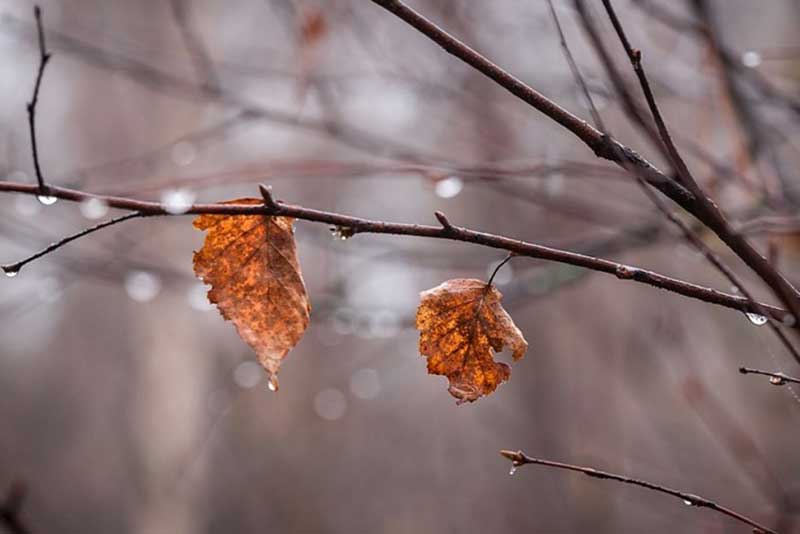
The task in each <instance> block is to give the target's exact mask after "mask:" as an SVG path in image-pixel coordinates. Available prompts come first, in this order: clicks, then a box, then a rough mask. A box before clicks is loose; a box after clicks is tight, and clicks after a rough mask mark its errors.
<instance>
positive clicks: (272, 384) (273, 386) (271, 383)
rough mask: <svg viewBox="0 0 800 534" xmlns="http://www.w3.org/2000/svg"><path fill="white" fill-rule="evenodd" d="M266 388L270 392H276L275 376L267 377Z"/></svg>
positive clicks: (276, 381)
mask: <svg viewBox="0 0 800 534" xmlns="http://www.w3.org/2000/svg"><path fill="white" fill-rule="evenodd" d="M267 388H269V390H270V391H278V377H277V376H275V375H269V380H268V381H267Z"/></svg>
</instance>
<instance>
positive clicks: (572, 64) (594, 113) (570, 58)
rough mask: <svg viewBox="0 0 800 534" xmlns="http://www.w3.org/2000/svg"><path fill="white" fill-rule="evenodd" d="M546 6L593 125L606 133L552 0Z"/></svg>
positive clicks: (607, 132) (548, 0)
mask: <svg viewBox="0 0 800 534" xmlns="http://www.w3.org/2000/svg"><path fill="white" fill-rule="evenodd" d="M547 6H548V7H549V8H550V15H551V16H552V17H553V22H554V23H555V26H556V30H558V38H559V40H560V41H561V48H562V50H564V55H565V56H566V58H567V63H568V64H569V69H570V70H571V71H572V76H573V77H574V78H575V80H576V81H577V82H578V85H579V86H580V88H581V91H583V97H584V98H585V99H586V102H587V104H588V106H589V111H590V112H591V114H592V119H593V120H594V125H595V126H596V127H597V128H598V129H599V130H600V131H601V132H603V133H605V134H606V135H608V134H609V131H608V130H607V129H606V127H605V125H604V124H603V118H602V117H601V116H600V112H599V111H597V106H595V104H594V99H593V98H592V95H591V93H590V92H589V88H588V87H587V86H586V81H585V80H584V79H583V76H581V71H580V70H579V69H578V64H577V63H575V58H574V57H573V56H572V52H571V51H570V49H569V45H567V38H566V36H565V35H564V30H563V28H562V27H561V21H559V20H558V13H556V8H555V7H553V0H547Z"/></svg>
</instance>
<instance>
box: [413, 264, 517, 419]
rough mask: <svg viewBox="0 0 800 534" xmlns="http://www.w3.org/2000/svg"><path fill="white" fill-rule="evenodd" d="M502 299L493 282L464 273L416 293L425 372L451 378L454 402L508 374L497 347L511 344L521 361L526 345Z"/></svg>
mask: <svg viewBox="0 0 800 534" xmlns="http://www.w3.org/2000/svg"><path fill="white" fill-rule="evenodd" d="M502 298H503V295H501V294H500V292H499V291H498V290H497V289H496V288H495V287H494V286H487V285H486V282H483V281H481V280H474V279H465V278H457V279H454V280H448V281H447V282H445V283H443V284H441V285H439V286H437V287H434V288H433V289H429V290H427V291H423V292H422V293H421V294H420V305H419V308H418V309H417V329H418V330H419V331H420V336H419V351H420V353H421V354H422V355H423V356H426V357H427V358H428V373H430V374H435V375H444V376H446V377H447V378H448V379H449V381H450V387H449V388H448V391H449V392H450V394H451V395H452V396H454V397H455V398H456V399H458V404H461V403H464V402H473V401H476V400H478V399H479V398H480V397H482V396H484V395H488V394H490V393H491V392H493V391H494V390H495V389H497V386H498V385H500V384H501V383H502V382H505V381H506V380H508V378H509V377H510V376H511V368H510V367H509V366H508V365H506V364H504V363H502V362H496V361H494V353H495V352H500V351H502V350H503V348H504V347H509V348H510V349H511V350H512V354H513V358H514V360H519V359H520V358H522V357H523V356H524V355H525V351H527V350H528V343H527V341H525V339H524V338H523V337H522V333H521V332H520V331H519V328H517V327H516V326H515V325H514V321H513V320H512V319H511V317H510V316H509V315H508V313H506V311H505V310H504V309H503V306H502V305H501V304H500V300H501V299H502Z"/></svg>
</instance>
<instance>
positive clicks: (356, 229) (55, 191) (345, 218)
mask: <svg viewBox="0 0 800 534" xmlns="http://www.w3.org/2000/svg"><path fill="white" fill-rule="evenodd" d="M0 192H16V193H25V194H29V195H35V194H37V187H36V186H33V185H29V184H20V183H15V182H2V181H0ZM50 193H51V194H52V195H53V196H55V197H57V198H60V199H63V200H71V201H77V202H80V201H82V200H86V199H88V198H98V199H100V200H102V201H104V202H105V203H106V204H108V206H109V207H111V208H118V209H123V210H129V211H135V212H138V213H139V214H140V216H143V217H144V216H169V215H178V214H174V213H170V212H169V211H168V210H167V207H166V206H164V205H163V204H160V203H158V202H149V201H144V200H136V199H131V198H125V197H115V196H103V195H91V194H89V193H85V192H83V191H76V190H74V189H67V188H65V187H56V186H51V187H50ZM203 213H207V214H219V215H222V214H226V215H286V216H290V217H294V218H296V219H301V220H306V221H311V222H319V223H325V224H329V225H332V226H339V227H346V228H349V229H352V231H353V233H372V234H395V235H408V236H418V237H428V238H436V239H448V240H452V241H462V242H465V243H474V244H477V245H482V246H485V247H490V248H495V249H500V250H505V251H507V252H513V253H515V254H516V255H519V256H527V257H530V258H539V259H543V260H549V261H555V262H560V263H566V264H569V265H575V266H577V267H583V268H586V269H590V270H593V271H598V272H602V273H606V274H611V275H614V276H616V277H617V278H619V279H620V280H633V281H636V282H639V283H642V284H647V285H650V286H653V287H657V288H660V289H665V290H667V291H671V292H673V293H677V294H679V295H683V296H685V297H689V298H693V299H697V300H701V301H703V302H708V303H711V304H716V305H719V306H723V307H726V308H730V309H734V310H738V311H740V312H751V313H758V310H757V309H756V308H755V307H754V305H753V304H752V303H751V302H750V301H749V300H748V299H746V298H744V297H740V296H736V295H731V294H729V293H724V292H722V291H717V290H716V289H711V288H707V287H703V286H699V285H697V284H693V283H690V282H685V281H683V280H679V279H676V278H671V277H669V276H666V275H663V274H659V273H657V272H654V271H649V270H647V269H641V268H639V267H634V266H628V265H624V264H622V263H618V262H615V261H611V260H607V259H604V258H597V257H593V256H589V255H585V254H578V253H575V252H570V251H567V250H561V249H557V248H551V247H546V246H543V245H537V244H534V243H529V242H526V241H520V240H518V239H512V238H510V237H505V236H500V235H495V234H489V233H486V232H480V231H477V230H471V229H468V228H462V227H456V226H451V227H450V228H444V227H441V226H427V225H421V224H405V223H393V222H384V221H376V220H370V219H362V218H359V217H352V216H349V215H342V214H339V213H333V212H328V211H321V210H315V209H310V208H305V207H302V206H295V205H292V204H284V203H277V202H276V203H275V204H274V205H271V206H270V205H267V204H264V205H262V206H258V205H255V206H254V205H238V204H194V205H192V206H191V207H190V208H189V209H188V210H187V211H186V212H185V214H186V215H198V214H203ZM180 215H183V214H180ZM759 309H763V310H764V311H765V312H766V313H767V314H768V316H770V317H772V318H773V319H775V320H777V321H781V322H784V324H788V323H789V322H790V321H789V318H790V317H792V314H790V313H789V312H788V311H787V310H785V309H782V308H779V307H776V306H772V305H769V304H765V303H759ZM794 326H795V327H797V324H796V323H794Z"/></svg>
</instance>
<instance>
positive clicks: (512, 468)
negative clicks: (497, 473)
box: [508, 463, 517, 475]
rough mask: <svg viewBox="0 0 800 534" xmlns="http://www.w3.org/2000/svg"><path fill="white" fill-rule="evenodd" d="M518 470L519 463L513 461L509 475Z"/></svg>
mask: <svg viewBox="0 0 800 534" xmlns="http://www.w3.org/2000/svg"><path fill="white" fill-rule="evenodd" d="M516 472H517V464H515V463H512V464H511V469H509V470H508V474H509V475H513V474H514V473H516Z"/></svg>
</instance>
